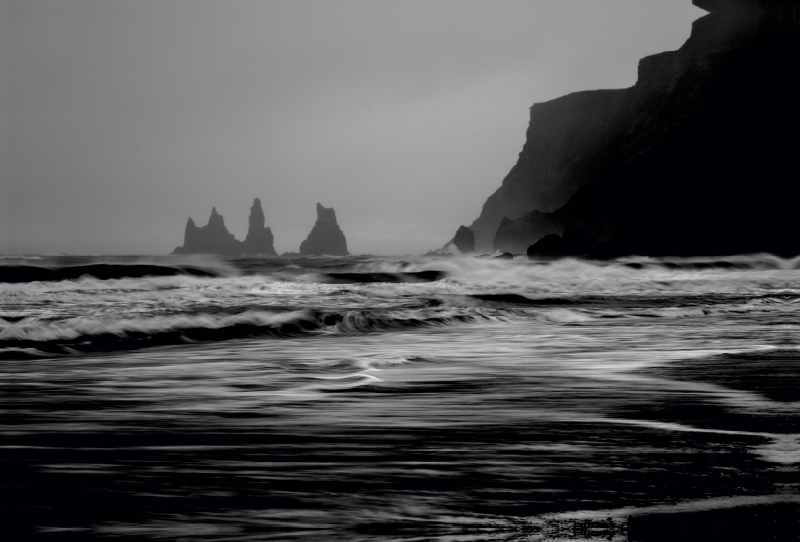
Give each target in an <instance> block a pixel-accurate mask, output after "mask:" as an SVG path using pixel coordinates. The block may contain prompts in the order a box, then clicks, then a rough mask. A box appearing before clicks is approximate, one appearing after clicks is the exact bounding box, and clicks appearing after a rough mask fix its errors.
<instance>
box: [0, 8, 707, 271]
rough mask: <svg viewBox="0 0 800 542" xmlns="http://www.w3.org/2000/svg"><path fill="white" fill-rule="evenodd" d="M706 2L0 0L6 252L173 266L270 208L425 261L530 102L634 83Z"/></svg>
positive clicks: (288, 223) (285, 236) (0, 181)
mask: <svg viewBox="0 0 800 542" xmlns="http://www.w3.org/2000/svg"><path fill="white" fill-rule="evenodd" d="M703 14H704V12H703V11H701V10H699V9H697V8H695V7H693V6H692V5H691V0H224V1H223V0H213V1H212V0H135V1H131V0H0V40H1V41H0V73H2V74H4V75H3V76H2V77H0V254H52V253H67V254H165V253H168V252H170V251H172V249H174V248H175V247H176V246H179V245H181V244H182V242H183V232H184V227H185V224H186V220H187V218H188V217H192V218H193V219H194V221H195V222H196V223H197V224H198V225H205V224H206V222H207V221H208V216H209V214H210V212H211V208H212V207H213V206H216V208H217V210H218V211H219V213H220V214H222V215H223V217H224V218H225V224H226V225H227V226H228V229H229V230H230V231H231V233H233V234H234V235H235V236H236V237H237V238H238V239H240V240H241V239H244V237H245V234H246V232H247V217H248V214H249V208H250V205H251V204H252V201H253V199H254V198H256V197H257V198H260V199H261V202H262V205H263V208H264V213H265V215H266V218H267V225H268V226H270V227H271V228H272V231H273V234H274V236H275V248H276V250H277V251H278V252H279V253H281V252H288V251H297V250H298V247H299V245H300V242H301V241H302V240H303V239H305V237H306V236H307V235H308V232H309V231H310V230H311V227H312V226H313V224H314V221H315V218H316V203H317V202H320V203H322V204H323V205H325V206H327V207H333V208H335V209H336V214H337V218H338V221H339V225H340V227H341V228H342V230H343V231H344V233H345V235H346V237H347V241H348V248H349V249H350V252H352V253H357V254H367V253H368V254H386V255H388V254H420V253H424V252H426V251H428V250H430V249H433V248H437V247H441V246H442V245H444V244H445V243H446V242H447V241H448V240H450V239H451V238H452V237H453V235H454V234H455V231H456V230H457V229H458V227H459V226H460V225H461V224H466V225H468V224H470V223H471V222H472V221H473V220H474V219H475V218H477V217H478V215H479V214H480V210H481V207H482V205H483V203H484V201H485V200H486V198H487V197H488V196H489V195H490V194H491V193H492V192H494V191H495V190H496V189H497V188H498V187H499V186H500V183H501V182H502V180H503V177H505V175H506V174H507V173H508V171H509V170H510V169H511V167H512V166H513V165H514V164H515V163H516V160H517V155H518V154H519V152H520V151H521V149H522V145H523V143H524V142H525V131H526V129H527V125H528V120H529V111H528V109H529V108H530V107H531V106H532V105H533V104H534V103H538V102H543V101H547V100H551V99H554V98H557V97H559V96H562V95H565V94H569V93H571V92H576V91H581V90H589V89H598V88H624V87H628V86H631V85H633V84H634V83H635V82H636V70H637V64H638V61H639V59H640V58H642V57H644V56H647V55H650V54H655V53H658V52H661V51H667V50H674V49H677V48H678V47H680V45H681V44H682V43H683V42H684V41H685V40H686V39H687V38H688V36H689V33H690V31H691V23H692V21H693V20H695V19H697V18H699V17H700V16H702V15H703Z"/></svg>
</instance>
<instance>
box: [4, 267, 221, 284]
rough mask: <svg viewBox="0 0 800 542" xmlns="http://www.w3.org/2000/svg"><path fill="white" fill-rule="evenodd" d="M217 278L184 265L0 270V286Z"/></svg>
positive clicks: (215, 275)
mask: <svg viewBox="0 0 800 542" xmlns="http://www.w3.org/2000/svg"><path fill="white" fill-rule="evenodd" d="M179 275H184V276H193V277H218V276H219V273H217V272H215V271H212V270H210V269H204V268H201V267H194V266H188V265H176V266H172V265H155V264H118V263H95V264H86V265H70V266H65V267H43V266H37V265H3V266H0V282H6V283H26V282H55V281H62V280H76V279H79V278H81V277H85V276H90V277H94V278H96V279H100V280H110V279H122V278H144V277H174V276H179Z"/></svg>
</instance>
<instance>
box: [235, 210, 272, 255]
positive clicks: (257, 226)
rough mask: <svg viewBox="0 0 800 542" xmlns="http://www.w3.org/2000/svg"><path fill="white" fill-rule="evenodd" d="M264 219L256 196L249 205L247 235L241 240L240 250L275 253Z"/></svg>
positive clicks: (247, 252)
mask: <svg viewBox="0 0 800 542" xmlns="http://www.w3.org/2000/svg"><path fill="white" fill-rule="evenodd" d="M265 221H266V219H265V217H264V210H263V209H262V208H261V200H260V199H258V198H256V199H255V200H253V206H252V207H250V218H249V219H248V222H249V227H248V230H247V237H246V238H245V240H244V241H243V242H242V251H243V252H244V254H269V255H272V256H276V255H277V254H276V252H275V248H274V246H273V241H274V238H273V236H272V230H271V229H270V228H268V227H265V226H264V222H265Z"/></svg>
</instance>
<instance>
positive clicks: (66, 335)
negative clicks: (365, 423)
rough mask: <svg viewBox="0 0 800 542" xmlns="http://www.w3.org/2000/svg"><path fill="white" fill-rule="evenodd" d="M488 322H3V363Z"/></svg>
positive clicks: (330, 316)
mask: <svg viewBox="0 0 800 542" xmlns="http://www.w3.org/2000/svg"><path fill="white" fill-rule="evenodd" d="M481 318H489V316H482V315H480V314H468V313H466V312H464V311H458V310H450V311H436V312H433V311H419V310H417V311H391V312H390V311H384V312H382V311H368V310H353V311H343V312H327V311H313V310H298V311H291V312H266V311H248V312H244V313H240V314H232V315H224V316H217V315H211V314H203V315H181V316H162V317H150V318H138V319H126V320H119V321H111V322H109V321H104V320H101V319H96V318H71V319H68V320H62V321H57V322H49V321H42V320H38V319H32V318H29V319H23V320H20V321H18V322H16V323H11V322H8V321H6V320H3V319H0V359H27V358H30V357H36V356H41V355H59V354H74V353H80V352H106V351H117V350H131V349H137V348H143V347H149V346H165V345H175V344H183V343H195V342H212V341H224V340H229V339H241V338H252V337H296V336H302V335H305V334H311V333H315V332H316V333H339V334H347V333H368V332H373V331H388V330H392V329H404V328H411V327H420V326H434V325H450V324H455V323H465V322H470V321H476V320H478V319H481Z"/></svg>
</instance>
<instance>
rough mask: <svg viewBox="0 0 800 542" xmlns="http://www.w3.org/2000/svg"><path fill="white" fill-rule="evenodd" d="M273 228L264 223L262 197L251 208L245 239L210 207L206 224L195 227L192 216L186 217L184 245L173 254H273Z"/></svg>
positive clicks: (215, 209)
mask: <svg viewBox="0 0 800 542" xmlns="http://www.w3.org/2000/svg"><path fill="white" fill-rule="evenodd" d="M272 241H273V238H272V230H270V229H269V228H265V227H264V211H263V210H262V209H261V200H259V199H258V198H256V199H255V201H254V202H253V206H252V207H251V208H250V229H249V231H248V232H247V239H245V241H244V242H242V241H238V240H237V239H236V238H235V237H234V236H233V234H232V233H230V232H229V231H228V228H226V227H225V220H224V219H223V218H222V215H221V214H219V213H218V212H217V208H216V207H214V208H212V209H211V217H210V218H209V219H208V224H206V225H205V226H203V227H197V226H196V225H195V223H194V220H192V219H191V217H190V218H189V220H188V221H187V222H186V231H185V232H184V236H183V246H180V247H178V248H176V249H175V250H174V251H173V252H172V253H173V254H220V255H224V256H239V255H243V254H267V255H273V256H274V255H275V249H274V248H273V246H272Z"/></svg>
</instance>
